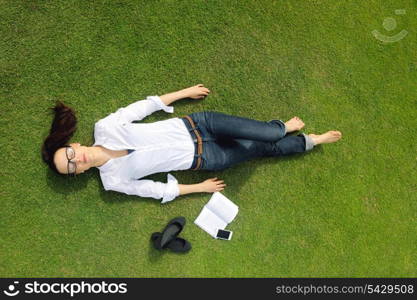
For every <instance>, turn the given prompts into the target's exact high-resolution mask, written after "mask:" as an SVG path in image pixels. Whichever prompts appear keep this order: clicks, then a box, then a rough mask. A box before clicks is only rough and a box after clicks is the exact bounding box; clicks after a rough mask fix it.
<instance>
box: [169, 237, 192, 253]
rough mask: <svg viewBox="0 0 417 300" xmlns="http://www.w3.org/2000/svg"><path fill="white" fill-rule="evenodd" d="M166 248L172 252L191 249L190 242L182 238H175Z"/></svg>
mask: <svg viewBox="0 0 417 300" xmlns="http://www.w3.org/2000/svg"><path fill="white" fill-rule="evenodd" d="M167 248H168V249H170V250H171V251H172V252H179V253H185V252H188V251H190V250H191V244H190V242H188V241H187V240H184V239H183V238H179V237H177V238H175V239H174V240H172V241H171V242H170V243H169V244H168V245H167Z"/></svg>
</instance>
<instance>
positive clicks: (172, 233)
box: [161, 217, 185, 248]
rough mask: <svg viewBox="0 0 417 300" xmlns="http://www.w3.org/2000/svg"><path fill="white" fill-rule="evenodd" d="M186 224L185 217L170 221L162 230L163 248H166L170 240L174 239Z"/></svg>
mask: <svg viewBox="0 0 417 300" xmlns="http://www.w3.org/2000/svg"><path fill="white" fill-rule="evenodd" d="M184 226H185V218H184V217H177V218H174V219H172V220H171V221H169V223H168V225H167V226H165V229H164V230H163V231H162V236H161V248H164V247H165V246H166V245H167V244H168V243H169V242H171V241H172V240H174V239H175V238H176V237H177V236H178V235H179V234H180V232H181V231H182V230H183V228H184Z"/></svg>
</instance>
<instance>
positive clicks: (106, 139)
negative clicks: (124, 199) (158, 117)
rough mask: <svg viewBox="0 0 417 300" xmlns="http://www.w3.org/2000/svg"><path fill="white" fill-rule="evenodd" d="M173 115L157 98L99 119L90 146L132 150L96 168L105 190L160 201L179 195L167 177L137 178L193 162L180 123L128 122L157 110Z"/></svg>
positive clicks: (188, 139) (188, 137) (188, 138)
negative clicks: (162, 180) (154, 178)
mask: <svg viewBox="0 0 417 300" xmlns="http://www.w3.org/2000/svg"><path fill="white" fill-rule="evenodd" d="M161 109H162V110H164V111H165V112H168V113H173V112H174V108H173V107H172V106H166V105H165V104H164V103H163V102H162V100H161V99H160V98H159V97H158V96H149V97H147V98H146V100H141V101H137V102H135V103H132V104H130V105H128V106H126V107H124V108H120V109H119V110H117V111H116V112H115V113H112V114H110V115H109V116H107V117H106V118H104V119H101V120H100V121H98V122H97V123H96V124H95V127H94V138H95V143H94V146H98V145H101V146H103V147H105V148H107V149H111V150H128V149H132V150H135V151H134V152H132V153H130V154H128V155H125V156H122V157H118V158H113V159H110V160H109V161H107V162H106V163H105V164H104V165H102V166H100V167H98V169H99V170H100V177H101V181H102V183H103V186H104V189H105V190H113V191H117V192H121V193H126V194H128V195H137V196H141V197H152V198H155V199H161V198H162V203H165V202H168V201H171V200H173V199H174V198H175V197H177V196H178V195H179V188H178V182H177V180H176V179H175V177H174V176H172V175H171V174H168V177H167V183H162V182H155V181H152V180H148V179H142V180H138V179H139V178H142V177H145V176H148V175H150V174H154V173H160V172H169V171H173V170H186V169H189V168H190V167H191V164H192V162H193V159H194V151H195V149H194V143H193V141H192V138H191V135H190V134H189V132H188V130H187V128H186V126H185V125H184V122H183V121H182V120H181V119H179V118H172V119H168V120H165V121H159V122H154V123H132V121H136V120H142V119H143V118H145V117H146V116H148V115H150V114H152V113H153V112H155V111H157V110H161Z"/></svg>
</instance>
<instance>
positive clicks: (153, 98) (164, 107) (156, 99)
mask: <svg viewBox="0 0 417 300" xmlns="http://www.w3.org/2000/svg"><path fill="white" fill-rule="evenodd" d="M146 100H151V101H152V102H153V103H155V104H156V105H158V107H159V109H162V110H163V111H165V112H167V113H170V114H172V113H173V112H174V107H173V106H167V105H165V103H164V102H162V100H161V98H159V96H148V97H147V98H146Z"/></svg>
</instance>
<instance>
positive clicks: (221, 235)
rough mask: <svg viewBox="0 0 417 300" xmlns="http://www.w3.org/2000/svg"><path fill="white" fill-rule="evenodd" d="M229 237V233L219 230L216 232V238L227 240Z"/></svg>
mask: <svg viewBox="0 0 417 300" xmlns="http://www.w3.org/2000/svg"><path fill="white" fill-rule="evenodd" d="M229 236H230V231H227V230H221V229H219V231H217V238H220V239H225V240H228V239H229Z"/></svg>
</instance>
